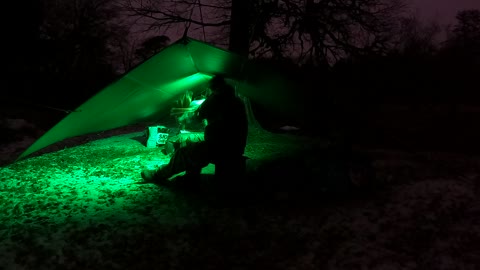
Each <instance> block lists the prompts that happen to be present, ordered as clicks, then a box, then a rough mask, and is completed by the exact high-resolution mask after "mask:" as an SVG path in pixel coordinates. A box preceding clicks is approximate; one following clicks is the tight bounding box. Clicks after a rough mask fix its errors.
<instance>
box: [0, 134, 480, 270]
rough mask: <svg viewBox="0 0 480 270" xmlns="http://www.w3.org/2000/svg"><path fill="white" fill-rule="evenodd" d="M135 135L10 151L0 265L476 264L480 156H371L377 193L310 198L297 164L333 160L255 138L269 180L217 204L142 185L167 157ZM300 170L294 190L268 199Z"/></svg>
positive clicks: (0, 212)
mask: <svg viewBox="0 0 480 270" xmlns="http://www.w3.org/2000/svg"><path fill="white" fill-rule="evenodd" d="M139 136H141V133H139V132H130V133H125V134H111V136H106V137H103V138H93V137H89V138H87V139H85V138H83V139H79V140H78V142H81V143H78V144H77V145H75V144H72V143H71V144H69V146H68V147H67V148H65V147H63V148H62V147H61V146H59V147H57V148H58V149H57V151H50V152H48V153H45V154H43V155H40V156H37V157H32V158H28V159H25V160H21V161H18V162H14V163H11V161H12V157H13V156H15V157H16V156H18V154H20V153H21V151H22V149H25V148H26V147H27V146H28V145H30V143H31V142H33V139H34V137H32V136H22V137H19V139H18V140H16V141H13V142H12V143H10V144H5V145H2V149H1V151H2V152H1V153H2V161H10V162H8V164H6V163H5V164H4V166H3V167H1V168H0V269H315V270H316V269H471V270H474V269H480V245H479V243H480V226H479V224H480V196H479V195H480V194H479V192H480V159H479V158H478V157H473V156H465V155H461V154H454V153H434V152H404V151H394V150H389V149H361V150H359V151H362V153H363V154H366V155H368V156H369V157H370V158H371V160H372V165H373V168H374V171H375V178H373V179H371V181H370V182H369V183H368V185H366V186H363V187H361V188H359V189H358V190H357V191H356V192H354V193H349V194H348V195H346V194H335V195H332V194H328V192H320V191H315V190H310V192H307V193H308V198H306V197H307V196H306V195H305V194H307V193H303V192H304V191H298V190H296V189H295V188H294V187H295V186H296V185H297V184H298V183H301V182H302V177H305V175H306V174H305V173H304V172H301V171H300V170H299V169H298V168H297V167H294V166H302V167H301V168H303V170H309V169H310V170H311V171H312V172H317V173H319V174H316V176H317V177H319V178H320V177H321V175H326V174H322V172H319V170H323V169H325V166H323V164H322V163H323V162H326V160H325V159H322V158H319V157H320V156H321V155H318V156H315V151H311V152H309V153H310V155H309V156H302V155H294V154H293V153H294V152H292V151H291V150H292V147H293V146H298V145H302V147H305V146H308V144H309V143H312V142H311V141H309V140H308V139H306V138H303V137H298V136H290V135H287V134H271V133H267V132H264V131H257V130H256V131H252V132H251V136H250V137H249V144H248V147H247V156H249V157H251V158H252V161H253V164H257V165H258V167H259V168H256V170H262V168H261V167H262V164H269V165H268V166H264V167H268V168H266V169H265V168H264V170H263V171H262V177H264V178H265V179H263V180H262V179H259V178H256V180H257V181H264V182H263V183H259V182H258V183H250V184H249V187H248V190H249V192H246V193H242V194H241V195H240V196H238V197H236V198H235V199H232V200H226V199H225V198H222V199H219V200H215V197H216V196H218V195H219V194H218V193H215V192H212V191H210V190H207V189H205V188H200V189H198V190H194V191H189V192H186V191H180V190H175V189H169V188H165V187H161V186H157V185H152V184H138V181H139V180H140V175H139V173H140V171H141V170H142V169H143V168H146V167H148V166H156V165H158V164H160V163H164V162H167V161H168V157H166V156H164V155H162V154H161V153H160V152H159V151H158V149H148V148H146V147H144V146H143V145H142V144H141V143H139V141H138V140H136V138H138V137H139ZM318 146H319V143H318V142H316V143H315V144H312V147H318ZM306 148H308V147H306ZM52 149H53V148H52ZM289 154H290V155H292V156H290V157H289V158H287V159H285V158H284V157H285V156H288V155H289ZM280 156H281V157H283V158H282V159H280V158H278V157H280ZM267 160H268V161H267ZM285 160H286V161H285ZM256 161H258V163H255V162H256ZM272 164H273V165H272ZM289 164H291V167H293V168H289ZM295 170H297V172H298V174H293V175H292V174H287V173H285V176H288V177H289V179H288V184H289V185H290V186H291V187H292V188H291V190H283V189H282V192H280V193H275V192H274V193H273V194H270V193H269V192H268V189H269V188H271V190H276V188H277V187H276V184H277V183H278V182H282V180H281V179H280V178H274V177H279V176H281V175H282V172H291V171H295ZM212 171H213V170H212V168H211V166H209V167H207V168H206V169H205V170H204V171H203V172H204V173H205V174H206V175H208V174H211V173H212ZM313 175H315V174H313ZM207 180H208V179H207ZM207 180H205V181H207ZM272 180H273V181H272ZM322 180H324V179H318V181H322ZM205 183H206V182H205ZM268 185H270V186H268ZM259 186H262V187H263V189H262V190H258V189H259V188H258V187H259ZM313 187H314V186H312V188H313ZM259 195H261V196H263V195H264V196H263V197H261V196H260V197H261V199H258V200H252V199H251V197H249V196H255V197H257V198H258V197H259ZM304 195H305V196H304ZM227 202H228V203H227Z"/></svg>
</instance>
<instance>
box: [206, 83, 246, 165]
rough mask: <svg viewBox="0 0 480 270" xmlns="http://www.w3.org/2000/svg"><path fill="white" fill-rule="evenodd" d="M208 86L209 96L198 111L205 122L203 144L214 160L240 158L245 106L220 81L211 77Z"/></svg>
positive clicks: (230, 88) (244, 123) (229, 87)
mask: <svg viewBox="0 0 480 270" xmlns="http://www.w3.org/2000/svg"><path fill="white" fill-rule="evenodd" d="M210 87H211V89H212V95H211V96H209V97H208V98H207V99H206V100H205V102H204V103H203V104H202V106H201V107H200V108H199V110H198V116H199V117H200V118H203V119H206V120H207V126H206V127H205V141H206V142H207V143H208V144H209V145H210V147H211V148H212V150H213V151H214V155H215V156H216V157H215V158H217V157H219V156H220V157H224V156H237V155H243V153H244V149H245V146H246V141H247V133H248V119H247V114H246V110H245V105H244V103H243V101H242V100H241V99H240V98H238V97H237V96H236V95H235V91H234V89H233V88H232V87H231V86H230V85H228V84H226V83H225V81H224V80H223V78H221V77H215V78H213V79H212V82H211V83H210ZM218 155H219V156H218Z"/></svg>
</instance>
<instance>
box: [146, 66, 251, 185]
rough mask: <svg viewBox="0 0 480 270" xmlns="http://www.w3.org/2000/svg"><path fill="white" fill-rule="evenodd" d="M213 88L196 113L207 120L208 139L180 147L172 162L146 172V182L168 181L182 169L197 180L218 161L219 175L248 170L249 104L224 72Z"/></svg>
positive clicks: (213, 80)
mask: <svg viewBox="0 0 480 270" xmlns="http://www.w3.org/2000/svg"><path fill="white" fill-rule="evenodd" d="M209 88H210V90H211V94H210V95H209V96H208V97H207V98H206V99H205V101H204V102H203V103H202V104H201V105H200V106H199V108H198V109H197V110H196V111H195V113H194V114H192V117H196V118H198V120H206V126H205V129H204V131H203V132H204V140H201V141H196V142H191V143H188V144H186V145H185V146H182V147H180V148H178V149H176V150H175V152H174V153H173V155H172V157H171V159H170V161H169V163H168V164H165V165H163V166H161V167H160V168H158V169H155V170H144V171H142V172H141V176H142V179H143V180H144V181H145V182H152V183H159V184H161V183H168V182H169V178H171V177H172V176H173V175H175V174H178V173H181V172H185V179H188V180H192V179H197V178H198V177H199V176H200V173H201V171H202V168H204V167H206V166H207V165H208V164H210V163H213V164H215V176H216V177H219V176H220V177H225V176H227V174H229V175H241V174H242V173H243V172H244V170H245V166H244V165H245V158H244V156H243V155H244V152H245V147H246V143H247V136H248V118H247V112H246V109H245V105H244V103H243V101H242V99H241V98H239V97H238V96H237V95H236V94H235V89H234V88H233V87H232V86H231V85H229V84H228V83H227V82H226V81H225V78H224V77H223V76H222V75H216V76H214V77H213V78H212V79H211V80H210V81H209ZM222 168H223V169H222Z"/></svg>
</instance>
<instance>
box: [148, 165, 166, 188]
mask: <svg viewBox="0 0 480 270" xmlns="http://www.w3.org/2000/svg"><path fill="white" fill-rule="evenodd" d="M164 168H165V166H163V167H160V168H158V169H156V170H143V171H142V173H141V176H142V179H143V181H144V182H145V183H157V184H162V183H167V182H168V178H169V177H168V176H167V175H166V174H165V172H164V171H163V169H164Z"/></svg>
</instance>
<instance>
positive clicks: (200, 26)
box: [125, 0, 404, 64]
mask: <svg viewBox="0 0 480 270" xmlns="http://www.w3.org/2000/svg"><path fill="white" fill-rule="evenodd" d="M403 7H404V5H403V3H402V2H401V1H400V0H358V1H336V0H320V1H318V0H306V1H305V0H230V1H223V0H222V1H220V0H212V1H201V0H190V1H185V0H171V1H140V0H126V5H125V8H126V9H127V10H128V11H129V14H130V16H137V17H139V18H141V20H139V21H142V23H143V24H144V26H145V27H146V29H155V30H158V31H160V33H162V34H163V33H165V32H166V31H168V30H169V29H172V28H178V27H180V28H181V27H184V28H188V27H190V28H193V29H197V30H201V34H203V36H204V37H205V38H206V37H207V36H208V40H207V41H209V42H212V43H217V44H218V43H222V42H223V44H225V41H226V40H228V35H229V34H230V30H231V26H234V25H238V24H244V25H245V27H247V31H248V35H243V36H242V38H244V39H245V38H247V39H248V40H247V43H248V45H249V52H250V54H251V55H254V56H264V55H268V56H269V57H273V58H286V57H291V56H292V55H293V54H295V57H296V58H298V59H299V60H300V61H313V62H316V63H323V64H325V63H331V62H332V61H335V60H337V59H339V58H342V57H346V56H348V55H351V54H365V53H371V52H383V51H386V50H387V49H388V47H389V45H390V42H391V38H392V37H391V32H392V29H393V28H394V27H396V23H395V18H396V17H397V16H398V15H399V14H400V13H401V11H402V10H403ZM234 9H235V10H236V9H240V10H241V13H243V16H236V17H234V16H231V15H233V14H235V10H234ZM236 20H239V21H240V22H238V21H236ZM237 33H238V32H236V33H232V34H237ZM230 40H231V39H230ZM237 42H239V40H237Z"/></svg>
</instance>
